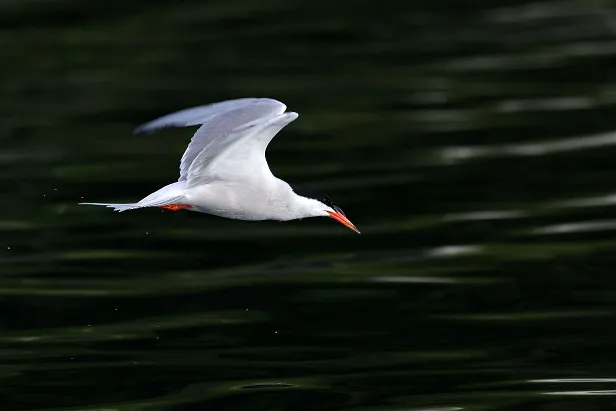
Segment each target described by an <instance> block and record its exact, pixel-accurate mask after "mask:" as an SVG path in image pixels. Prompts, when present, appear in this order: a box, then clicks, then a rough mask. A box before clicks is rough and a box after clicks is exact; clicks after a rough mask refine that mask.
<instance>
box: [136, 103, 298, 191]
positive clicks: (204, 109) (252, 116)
mask: <svg viewBox="0 0 616 411" xmlns="http://www.w3.org/2000/svg"><path fill="white" fill-rule="evenodd" d="M286 108H287V107H286V106H285V105H284V104H283V103H281V102H279V101H276V100H273V99H269V98H242V99H236V100H227V101H222V102H219V103H214V104H209V105H205V106H199V107H193V108H189V109H185V110H181V111H177V112H175V113H171V114H167V115H166V116H163V117H160V118H157V119H155V120H153V121H150V122H148V123H146V124H143V125H142V126H139V127H137V128H136V129H135V131H134V133H135V134H141V133H152V132H154V131H157V130H160V129H163V128H168V127H188V126H195V125H201V127H200V128H199V129H198V130H197V131H196V133H195V134H194V135H193V137H192V139H191V140H190V143H189V144H188V147H187V148H186V151H185V152H184V155H183V156H182V160H181V162H180V178H179V181H182V180H186V179H187V175H188V172H189V169H190V168H191V165H192V163H193V162H194V161H195V159H196V158H197V157H198V156H199V155H200V154H201V153H202V152H204V151H207V153H208V155H207V157H209V158H210V160H211V159H213V158H215V157H216V156H217V155H219V154H221V152H222V151H223V150H224V149H225V148H226V147H228V146H230V145H231V143H232V142H233V141H235V139H238V138H241V136H242V131H241V130H243V131H249V129H250V128H255V127H256V123H258V121H259V120H264V121H266V120H267V119H270V118H272V117H275V116H277V115H280V114H282V113H284V111H285V110H286ZM247 124H252V126H251V127H250V128H249V129H247V128H246V127H243V126H245V125H247ZM281 128H282V127H281ZM272 137H273V136H272ZM268 142H269V141H268ZM266 146H267V145H266ZM200 164H201V166H200V167H201V169H204V168H205V166H206V164H205V163H204V162H203V161H201V162H200Z"/></svg>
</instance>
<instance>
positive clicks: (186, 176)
mask: <svg viewBox="0 0 616 411" xmlns="http://www.w3.org/2000/svg"><path fill="white" fill-rule="evenodd" d="M286 108H287V106H286V105H284V104H283V103H281V102H279V101H276V100H273V99H269V98H242V99H237V100H228V101H222V102H219V103H214V104H209V105H205V106H198V107H193V108H188V109H185V110H181V111H177V112H175V113H171V114H168V115H166V116H163V117H160V118H158V119H156V120H153V121H150V122H148V123H146V124H144V125H142V126H140V127H137V128H136V129H135V131H134V134H139V133H152V132H154V131H157V130H160V129H163V128H167V127H187V126H197V125H200V127H199V129H198V130H197V131H196V132H195V134H194V135H193V137H192V139H191V140H190V143H189V144H188V147H187V148H186V151H185V152H184V155H183V156H182V160H181V162H180V178H179V179H178V181H177V182H174V183H171V184H169V185H166V186H165V187H163V188H161V189H160V190H158V191H156V192H154V193H152V194H150V195H148V196H147V197H145V198H143V199H142V200H140V201H139V202H137V203H130V204H109V203H79V204H89V205H101V206H106V207H111V208H113V209H114V210H115V211H127V210H134V209H138V208H145V207H159V208H162V209H167V210H174V211H175V210H181V209H186V210H190V211H197V212H201V213H207V214H212V215H216V216H219V217H225V218H230V219H235V220H252V221H256V220H278V221H288V220H295V219H302V218H307V217H331V218H333V219H334V220H336V221H338V222H340V223H342V224H343V225H345V226H346V227H348V228H350V229H351V230H353V231H355V232H357V233H359V230H357V228H356V227H355V226H354V225H353V223H351V221H349V219H348V218H347V217H346V216H345V214H344V212H343V211H342V209H340V208H339V207H337V206H335V205H334V204H333V203H332V201H331V199H330V198H329V197H328V196H327V195H325V194H323V193H320V192H318V191H316V190H313V189H310V188H305V187H299V186H297V185H294V184H288V183H286V182H285V181H283V180H281V179H279V178H277V177H275V176H274V175H273V174H272V172H271V171H270V169H269V166H268V164H267V160H266V158H265V150H266V149H267V146H268V144H269V143H270V141H271V140H272V139H273V138H274V136H276V134H278V132H279V131H280V130H282V128H284V127H285V126H286V125H287V124H289V123H291V122H292V121H293V120H295V119H296V118H297V117H298V114H297V113H294V112H286V113H285V110H286Z"/></svg>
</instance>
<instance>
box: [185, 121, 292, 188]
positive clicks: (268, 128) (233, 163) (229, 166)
mask: <svg viewBox="0 0 616 411" xmlns="http://www.w3.org/2000/svg"><path fill="white" fill-rule="evenodd" d="M297 117H298V114H297V113H294V112H287V113H281V114H273V115H269V116H267V117H263V118H259V119H257V120H254V121H251V122H249V123H246V124H244V125H242V126H240V127H237V128H235V129H233V130H232V131H230V132H229V133H226V134H224V135H223V136H222V137H220V138H218V139H217V140H216V141H215V142H214V144H212V146H210V147H209V148H208V149H206V150H202V151H201V152H200V153H199V155H198V156H197V157H196V158H195V160H194V161H193V162H192V163H191V165H190V167H189V169H188V173H187V175H186V179H187V180H188V187H190V186H195V185H199V184H203V183H206V182H208V181H213V180H222V181H229V182H236V181H242V182H245V183H248V184H259V183H260V182H263V181H265V180H266V179H267V178H273V175H272V173H271V171H270V169H269V166H268V164H267V160H266V158H265V150H266V149H267V146H268V145H269V143H270V141H272V139H273V138H274V136H276V134H278V132H279V131H280V130H282V129H283V128H284V127H285V126H286V125H287V124H289V123H290V122H292V121H293V120H295V119H296V118H297Z"/></svg>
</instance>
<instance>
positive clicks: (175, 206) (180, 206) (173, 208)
mask: <svg viewBox="0 0 616 411" xmlns="http://www.w3.org/2000/svg"><path fill="white" fill-rule="evenodd" d="M158 208H162V209H163V210H171V211H178V210H181V209H183V208H192V206H191V205H185V204H167V205H164V206H160V207H158Z"/></svg>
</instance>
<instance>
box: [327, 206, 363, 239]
mask: <svg viewBox="0 0 616 411" xmlns="http://www.w3.org/2000/svg"><path fill="white" fill-rule="evenodd" d="M327 214H329V216H330V217H331V218H333V219H334V220H336V221H338V222H339V223H340V224H342V225H344V226H347V227H348V228H350V229H351V230H353V231H355V232H356V233H357V234H361V233H360V232H359V230H358V229H357V227H355V225H354V224H353V223H352V222H351V221H349V219H348V218H346V216H345V215H344V213H342V212H340V211H336V212H333V211H328V212H327Z"/></svg>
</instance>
